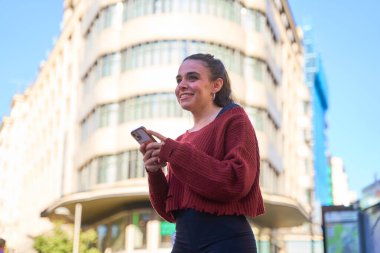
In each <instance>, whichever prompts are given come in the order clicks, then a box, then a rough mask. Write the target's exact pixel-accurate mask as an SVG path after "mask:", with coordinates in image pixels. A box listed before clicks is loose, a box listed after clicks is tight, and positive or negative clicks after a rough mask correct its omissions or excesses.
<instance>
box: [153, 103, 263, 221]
mask: <svg viewBox="0 0 380 253" xmlns="http://www.w3.org/2000/svg"><path fill="white" fill-rule="evenodd" d="M159 156H160V159H161V160H165V161H168V163H169V165H168V175H167V176H166V177H165V175H164V173H163V172H162V170H159V171H157V172H153V173H152V172H150V173H148V182H149V192H150V199H151V202H152V205H153V207H154V208H155V209H156V211H157V212H158V214H160V215H161V217H162V218H164V219H166V220H167V221H171V222H174V221H175V219H174V216H173V213H172V211H175V210H180V209H186V208H193V209H195V210H197V211H201V212H208V213H212V214H216V215H241V214H242V215H248V216H251V217H255V216H257V215H260V214H262V213H264V204H263V199H262V196H261V192H260V188H259V173H260V158H259V148H258V144H257V139H256V135H255V131H254V129H253V127H252V124H251V122H250V120H249V118H248V116H247V114H246V113H245V111H244V110H243V109H242V108H241V107H237V108H233V109H230V110H228V111H226V112H225V113H224V114H222V115H220V116H219V117H217V118H216V119H215V120H214V121H213V122H211V123H210V124H208V125H207V126H205V127H203V128H202V129H200V130H198V131H195V132H186V133H185V134H183V135H181V136H179V137H178V138H177V139H176V140H172V139H170V138H167V139H166V141H165V144H164V145H163V146H162V148H161V152H160V155H159Z"/></svg>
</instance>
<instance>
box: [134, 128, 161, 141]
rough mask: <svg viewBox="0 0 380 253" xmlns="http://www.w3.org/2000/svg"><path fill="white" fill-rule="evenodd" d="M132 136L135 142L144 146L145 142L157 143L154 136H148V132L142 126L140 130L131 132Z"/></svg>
mask: <svg viewBox="0 0 380 253" xmlns="http://www.w3.org/2000/svg"><path fill="white" fill-rule="evenodd" d="M131 135H132V137H133V138H135V140H136V141H137V142H138V143H140V144H143V143H145V142H152V141H156V140H155V139H154V138H153V136H152V135H150V134H148V132H147V131H146V128H145V127H143V126H141V127H139V128H136V129H135V130H133V131H132V132H131Z"/></svg>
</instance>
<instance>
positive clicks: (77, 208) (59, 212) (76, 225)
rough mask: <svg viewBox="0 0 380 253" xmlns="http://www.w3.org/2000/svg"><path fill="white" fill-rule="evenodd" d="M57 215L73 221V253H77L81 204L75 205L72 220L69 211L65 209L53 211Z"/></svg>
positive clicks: (59, 208)
mask: <svg viewBox="0 0 380 253" xmlns="http://www.w3.org/2000/svg"><path fill="white" fill-rule="evenodd" d="M54 213H55V214H57V215H62V216H66V217H68V218H69V219H71V220H74V242H73V253H79V238H80V227H81V219H82V204H81V203H77V204H75V213H74V218H73V215H72V214H71V212H70V210H69V209H67V208H66V207H58V208H57V209H55V210H54Z"/></svg>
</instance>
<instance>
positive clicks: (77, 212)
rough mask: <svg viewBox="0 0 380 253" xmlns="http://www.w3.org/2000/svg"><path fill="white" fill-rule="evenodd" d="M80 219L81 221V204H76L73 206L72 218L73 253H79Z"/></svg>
mask: <svg viewBox="0 0 380 253" xmlns="http://www.w3.org/2000/svg"><path fill="white" fill-rule="evenodd" d="M81 219H82V204H80V203H77V204H76V205H75V217H74V242H73V253H79V238H80V227H81Z"/></svg>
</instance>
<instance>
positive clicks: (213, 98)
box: [212, 93, 216, 101]
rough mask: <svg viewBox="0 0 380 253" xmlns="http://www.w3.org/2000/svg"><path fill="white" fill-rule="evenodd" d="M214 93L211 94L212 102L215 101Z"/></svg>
mask: <svg viewBox="0 0 380 253" xmlns="http://www.w3.org/2000/svg"><path fill="white" fill-rule="evenodd" d="M215 96H216V93H212V100H213V101H215Z"/></svg>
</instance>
